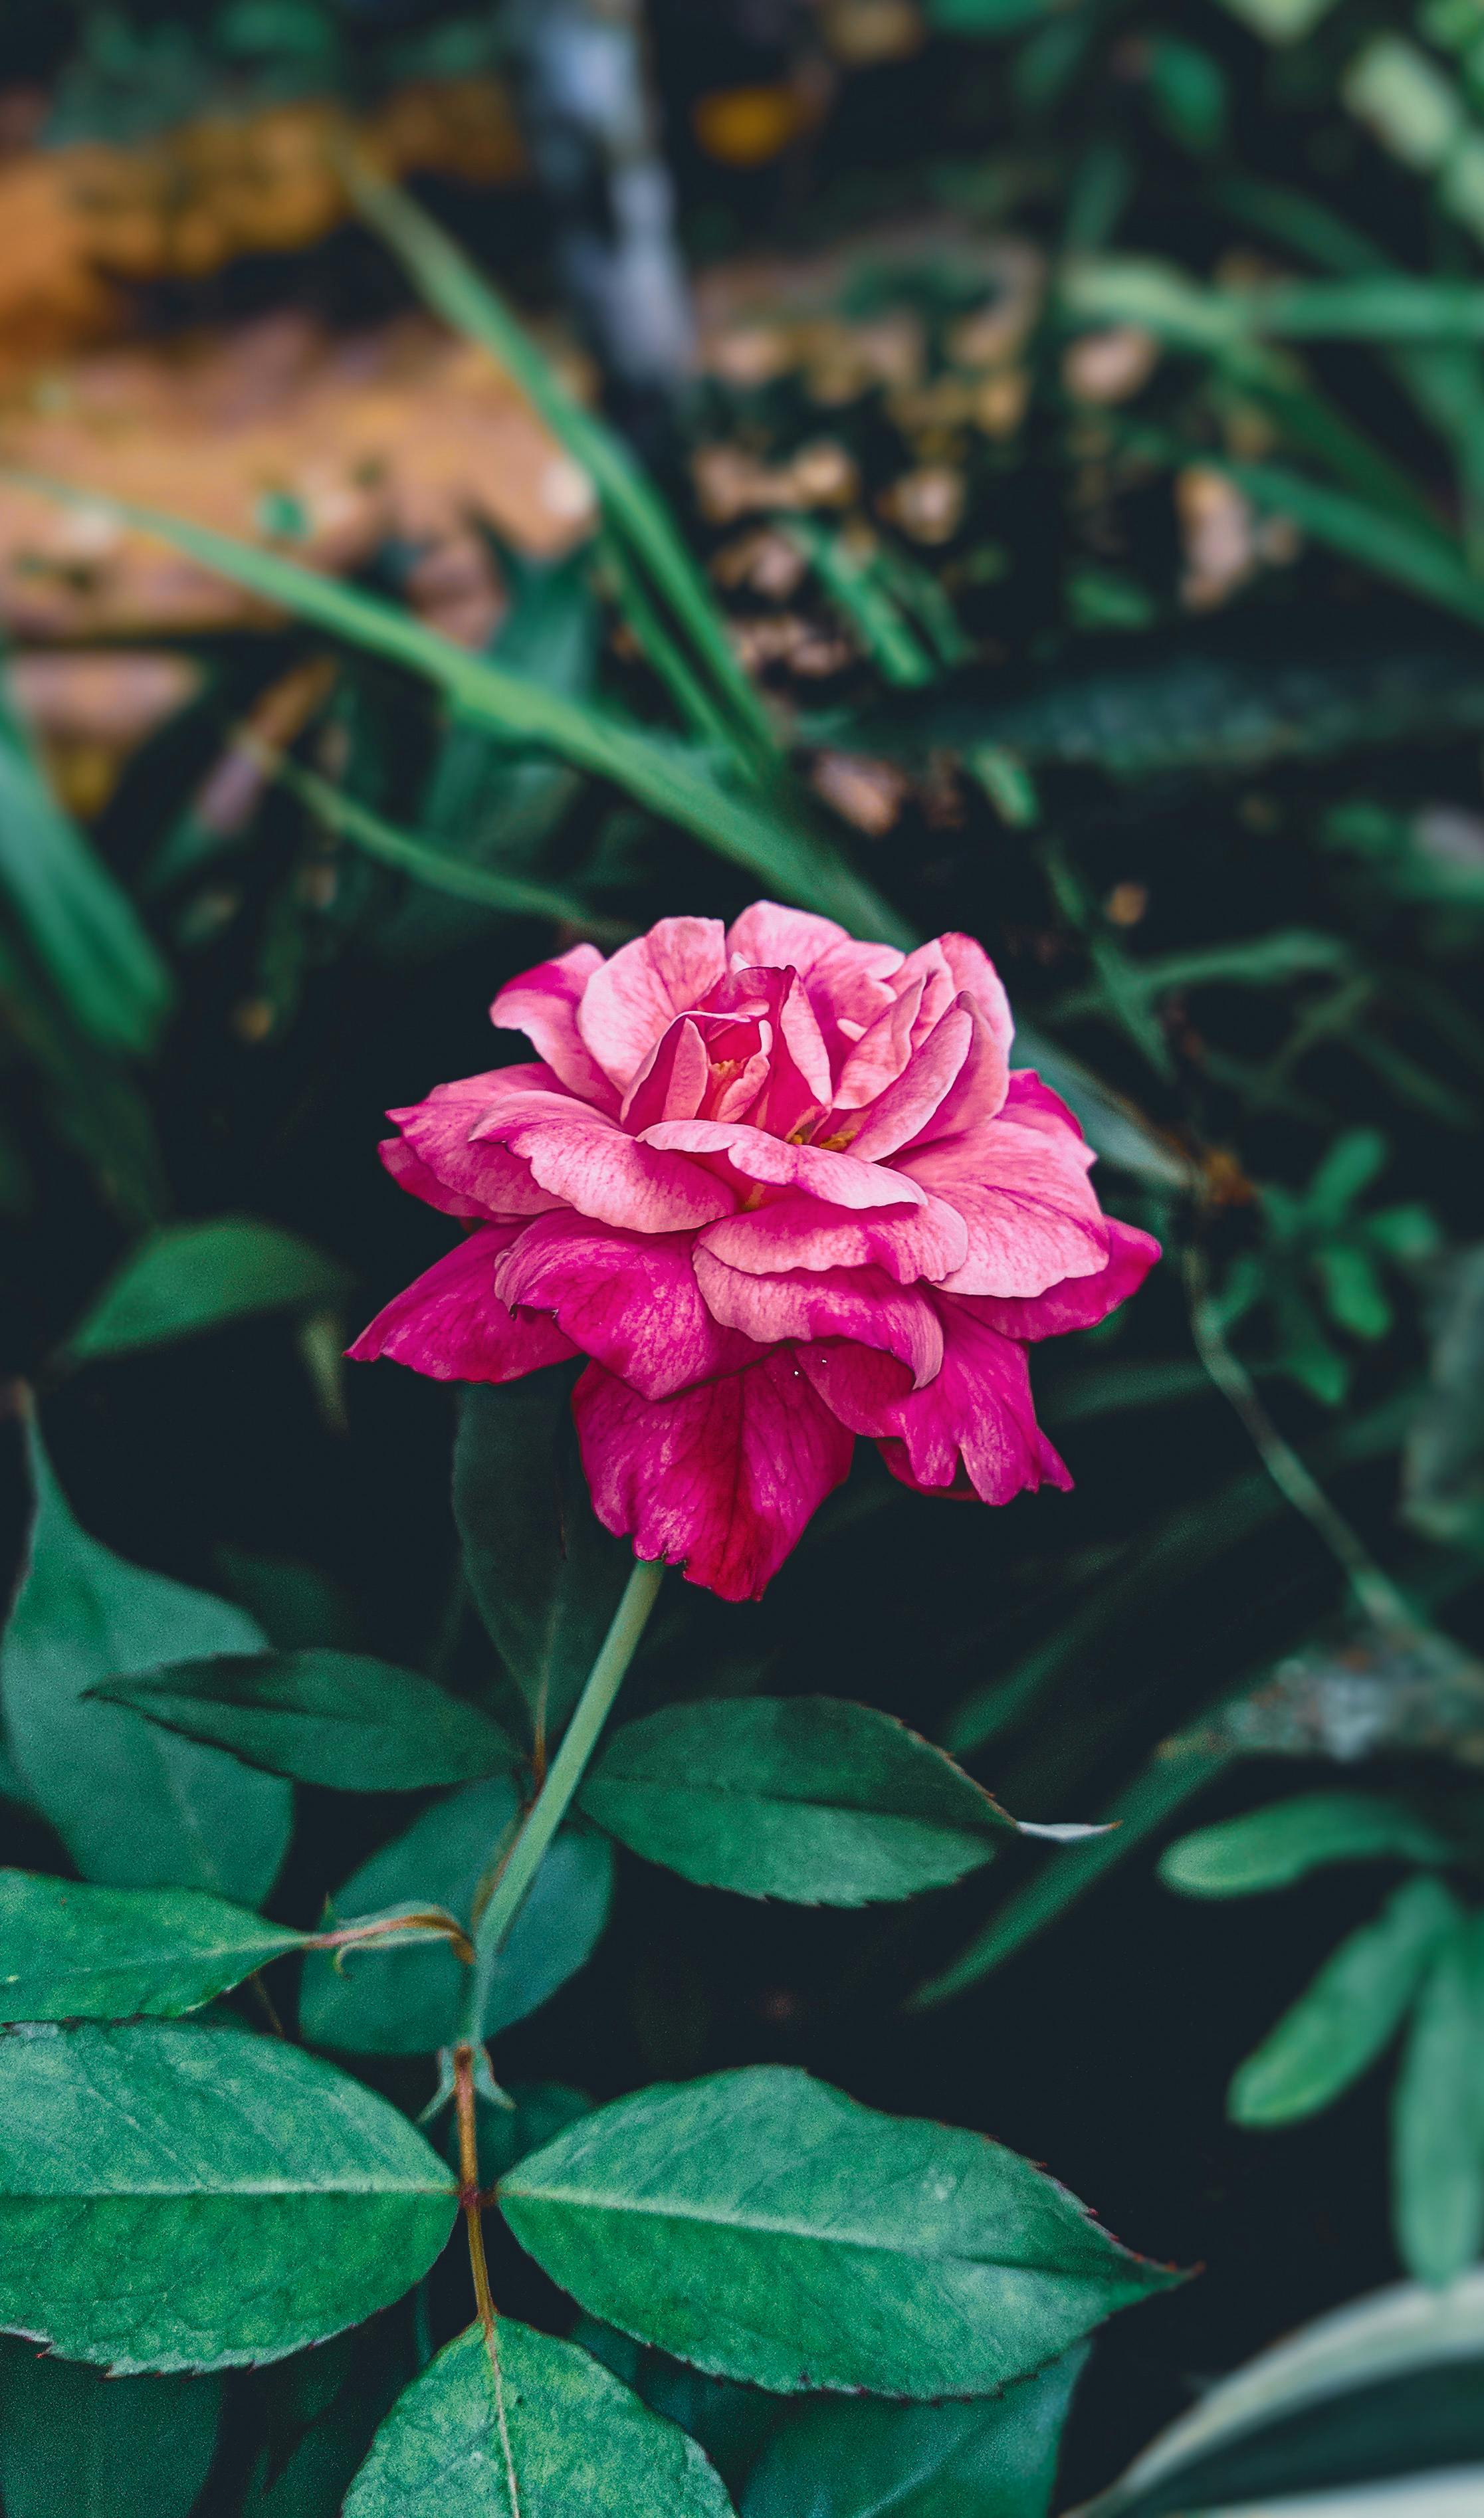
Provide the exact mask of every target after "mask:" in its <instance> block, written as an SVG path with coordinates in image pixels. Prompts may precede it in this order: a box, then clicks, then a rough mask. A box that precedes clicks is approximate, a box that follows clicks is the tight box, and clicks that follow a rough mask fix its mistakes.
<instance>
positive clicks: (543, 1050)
mask: <svg viewBox="0 0 1484 2518" xmlns="http://www.w3.org/2000/svg"><path fill="white" fill-rule="evenodd" d="M602 967H603V957H602V955H601V953H600V952H599V951H598V949H597V946H596V945H595V944H574V945H573V947H572V950H571V952H570V953H562V954H560V955H558V957H557V959H556V960H555V961H554V962H538V963H537V965H536V968H535V970H534V971H522V973H521V975H520V977H519V978H518V979H511V980H510V981H509V982H508V984H507V985H506V986H505V987H502V989H501V991H500V994H499V996H498V997H497V998H496V1000H495V1003H494V1004H493V1005H492V1006H491V1008H490V1020H491V1022H492V1023H494V1024H495V1025H496V1026H497V1028H498V1029H500V1030H501V1031H523V1032H524V1033H525V1035H526V1038H527V1039H528V1040H529V1041H530V1042H531V1044H532V1046H533V1047H534V1048H535V1050H536V1051H537V1054H538V1055H539V1056H540V1057H542V1058H544V1059H545V1060H546V1064H547V1065H548V1066H549V1067H550V1068H552V1070H553V1072H554V1073H556V1074H557V1075H559V1076H560V1077H561V1080H562V1082H563V1084H565V1085H566V1087H567V1089H568V1091H569V1092H572V1093H580V1094H581V1095H582V1097H583V1100H584V1101H585V1102H591V1103H593V1104H595V1105H596V1107H597V1108H598V1109H600V1110H613V1109H616V1108H617V1107H618V1096H617V1094H616V1093H615V1092H614V1089H613V1087H612V1085H611V1084H610V1083H609V1081H608V1078H607V1076H606V1075H605V1074H604V1073H603V1070H602V1068H601V1067H600V1066H599V1065H598V1064H597V1062H596V1061H595V1059H594V1058H593V1057H592V1054H591V1052H590V1051H589V1049H588V1047H587V1046H586V1044H585V1042H584V1040H583V1037H582V1034H581V1033H580V1032H579V1030H578V1028H577V1010H578V1007H579V1006H580V1005H581V1004H582V1001H583V993H584V991H585V989H586V988H587V985H588V982H589V979H590V978H591V977H592V974H593V972H594V971H600V970H601V969H602Z"/></svg>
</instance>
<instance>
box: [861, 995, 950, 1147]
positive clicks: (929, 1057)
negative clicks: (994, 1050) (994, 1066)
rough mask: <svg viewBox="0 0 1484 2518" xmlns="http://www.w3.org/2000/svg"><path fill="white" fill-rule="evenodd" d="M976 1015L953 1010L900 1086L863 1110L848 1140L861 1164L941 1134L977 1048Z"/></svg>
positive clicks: (907, 1069) (900, 1079)
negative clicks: (945, 1112)
mask: <svg viewBox="0 0 1484 2518" xmlns="http://www.w3.org/2000/svg"><path fill="white" fill-rule="evenodd" d="M974 1028H975V1027H974V1016H973V1014H972V1013H971V1011H970V1009H969V1007H968V1006H967V1005H963V1006H952V1007H950V1008H949V1010H948V1012H947V1013H946V1014H945V1015H944V1017H943V1019H942V1021H941V1022H940V1023H938V1025H937V1026H936V1027H935V1029H934V1030H932V1031H930V1032H929V1034H928V1037H927V1039H926V1040H925V1041H924V1042H923V1043H922V1045H921V1047H920V1048H918V1049H914V1050H913V1052H912V1054H911V1056H910V1058H909V1059H908V1061H907V1064H906V1065H905V1066H904V1067H903V1068H902V1071H901V1073H900V1074H899V1075H898V1076H897V1078H896V1080H895V1084H889V1085H888V1086H887V1088H886V1091H885V1092H884V1093H883V1094H882V1095H881V1097H880V1099H879V1100H878V1101H875V1102H873V1103H872V1104H871V1106H870V1107H869V1109H867V1110H866V1111H864V1112H863V1113H862V1116H861V1122H860V1125H859V1127H858V1129H857V1130H856V1132H855V1134H854V1135H853V1136H851V1138H850V1139H849V1140H848V1142H849V1145H850V1150H851V1153H852V1154H853V1155H854V1156H855V1158H856V1160H857V1162H862V1163H879V1162H884V1161H885V1159H886V1157H887V1155H888V1154H895V1153H896V1152H898V1151H899V1150H900V1149H901V1148H902V1147H903V1146H905V1145H910V1144H911V1143H912V1142H913V1141H914V1140H915V1139H920V1138H922V1137H927V1136H936V1135H937V1134H938V1114H939V1113H940V1111H941V1108H942V1106H943V1103H944V1101H945V1100H946V1099H947V1098H948V1096H949V1095H950V1094H951V1092H952V1091H953V1088H954V1087H955V1085H956V1084H957V1082H958V1078H959V1074H960V1071H961V1069H962V1067H963V1064H964V1062H965V1060H966V1059H967V1058H968V1057H969V1055H970V1053H971V1051H972V1049H973V1047H974Z"/></svg>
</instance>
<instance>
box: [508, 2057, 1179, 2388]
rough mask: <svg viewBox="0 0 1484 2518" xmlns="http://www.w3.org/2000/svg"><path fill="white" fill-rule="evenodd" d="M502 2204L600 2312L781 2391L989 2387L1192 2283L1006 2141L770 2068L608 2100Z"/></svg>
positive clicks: (512, 2179)
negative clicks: (1127, 2241)
mask: <svg viewBox="0 0 1484 2518" xmlns="http://www.w3.org/2000/svg"><path fill="white" fill-rule="evenodd" d="M499 2199H500V2203H501V2208H502V2211H503V2212H504V2215H505V2218H506V2220H507V2221H508V2222H509V2224H510V2227H511V2229H512V2230H513V2231H514V2233H515V2236H517V2238H519V2240H520V2242H521V2244H522V2246H524V2247H527V2248H528V2249H529V2250H530V2252H531V2254H532V2255H534V2256H535V2258H536V2260H537V2262H538V2264H540V2265H541V2266H542V2267H543V2269H544V2270H545V2271H546V2273H548V2274H549V2275H550V2277H551V2279H552V2280H553V2281H556V2282H558V2283H560V2285H561V2287H562V2288H563V2289H564V2290H569V2291H570V2292H571V2293H572V2294H573V2296H574V2298H575V2299H577V2300H578V2302H579V2303H580V2305H581V2306H582V2307H583V2308H585V2309H586V2310H587V2311H588V2313H589V2316H592V2317H600V2318H602V2319H603V2320H604V2321H605V2322H606V2323H608V2324H610V2325H617V2326H619V2327H620V2328H621V2329H622V2330H623V2331H624V2332H625V2333H628V2334H633V2335H636V2336H637V2337H638V2338H639V2340H640V2341H642V2342H646V2343H653V2344H657V2345H658V2346H659V2347H660V2348H661V2349H662V2350H663V2351H666V2352H672V2353H674V2354H676V2355H677V2358H679V2359H681V2360H686V2361H692V2362H694V2363H695V2365H696V2366H697V2367H698V2368H701V2369H709V2370H712V2371H714V2372H715V2373H716V2374H717V2375H719V2376H721V2377H729V2378H744V2379H749V2380H751V2381H752V2382H753V2383H754V2384H755V2385H758V2386H763V2387H768V2388H771V2389H773V2390H775V2391H777V2392H779V2393H784V2394H792V2393H794V2392H795V2391H796V2390H799V2389H803V2388H809V2387H836V2388H844V2389H855V2388H866V2389H869V2390H870V2391H871V2392H873V2393H875V2394H879V2395H892V2396H909V2397H913V2398H924V2397H927V2398H932V2397H935V2396H948V2395H953V2396H971V2395H987V2394H991V2393H993V2392H994V2391H995V2390H996V2389H997V2388H999V2387H1001V2386H1002V2385H1003V2384H1004V2383H1005V2381H1006V2380H1007V2379H1009V2378H1016V2377H1020V2376H1022V2375H1024V2374H1025V2373H1026V2372H1027V2371H1029V2370H1032V2369H1036V2368H1039V2367H1040V2366H1041V2365H1042V2364H1043V2363H1044V2362H1046V2361H1050V2360H1053V2359H1055V2357H1056V2356H1057V2355H1058V2354H1059V2353H1062V2352H1065V2351H1066V2350H1067V2348H1068V2346H1069V2344H1071V2343H1073V2342H1075V2341H1077V2340H1078V2338H1079V2337H1080V2336H1082V2335H1083V2334H1086V2333H1087V2332H1088V2331H1089V2330H1090V2329H1091V2328H1092V2327H1093V2326H1094V2325H1097V2324H1099V2323H1101V2322H1102V2320H1103V2319H1104V2318H1105V2317H1107V2316H1109V2315H1111V2313H1112V2312H1113V2310H1114V2309H1115V2308H1120V2307H1123V2306H1126V2305H1128V2304H1129V2303H1131V2302H1132V2301H1134V2300H1137V2299H1142V2298H1145V2297H1146V2296H1147V2295H1148V2294H1149V2293H1150V2292H1151V2291H1157V2290H1162V2289H1164V2288H1166V2287H1167V2286H1168V2285H1169V2284H1170V2283H1172V2282H1174V2281H1177V2280H1179V2279H1181V2277H1180V2276H1179V2275H1178V2274H1176V2273H1173V2272H1171V2271H1169V2270H1168V2269H1167V2268H1165V2267H1163V2266H1160V2265H1154V2264H1150V2263H1148V2262H1147V2261H1146V2260H1145V2259H1144V2258H1142V2257H1139V2256H1135V2255H1131V2254H1129V2252H1128V2251H1127V2249H1126V2248H1123V2247H1121V2246H1119V2244H1118V2242H1117V2240H1116V2239H1115V2238H1112V2237H1110V2236H1109V2235H1108V2234H1107V2232H1106V2231H1104V2230H1101V2229H1099V2228H1098V2226H1097V2224H1096V2222H1094V2221H1092V2220H1090V2219H1089V2218H1088V2216H1087V2214H1086V2213H1085V2212H1084V2210H1083V2208H1082V2206H1081V2205H1080V2204H1079V2203H1078V2202H1077V2201H1076V2200H1075V2198H1074V2197H1073V2196H1072V2195H1070V2194H1069V2193H1068V2192H1066V2190H1065V2188H1063V2187H1060V2186H1058V2185H1056V2184H1055V2183H1054V2181H1053V2180H1052V2179H1051V2178H1049V2177H1046V2176H1044V2175H1043V2174H1042V2172H1041V2171H1040V2170H1039V2169H1037V2168H1033V2167H1032V2166H1031V2165H1030V2163H1029V2161H1028V2160H1025V2159H1021V2158H1020V2157H1018V2155H1017V2154H1016V2153H1015V2152H1014V2151H1012V2150H1006V2149H1004V2148H1003V2147H1002V2146H1001V2145H1000V2144H998V2143H994V2142H989V2141H987V2140H986V2139H985V2138H984V2137H983V2136H982V2135H980V2134H974V2133H966V2132H962V2131H960V2130H958V2129H957V2128H955V2127H953V2126H948V2125H938V2124H929V2123H926V2122H924V2121H921V2120H918V2119H914V2118H909V2117H895V2116H885V2115H879V2114H877V2113H876V2112H875V2111H874V2110H873V2109H872V2108H869V2107H862V2106H857V2105H856V2104H855V2102H854V2101H853V2100H851V2099H848V2098H846V2097H845V2096H844V2094H843V2093H842V2092H841V2091H839V2090H833V2089H831V2088H829V2086H828V2085H827V2084H826V2083H824V2082H822V2081H815V2080H811V2079H810V2077H809V2075H808V2074H807V2072H800V2071H793V2070H789V2069H786V2068H783V2067H772V2066H767V2065H760V2066H757V2067H754V2068H751V2069H747V2070H742V2071H736V2072H720V2073H717V2074H715V2075H714V2076H713V2077H711V2078H710V2079H707V2080H700V2081H691V2082H687V2083H684V2084H681V2085H677V2086H671V2087H667V2086H666V2085H664V2084H663V2083H661V2084H658V2085H656V2086H655V2087H654V2088H651V2089H647V2090H639V2091H636V2092H635V2093H634V2094H633V2096H632V2097H630V2098H626V2099H619V2100H617V2101H616V2102H615V2103H614V2104H613V2105H612V2106H605V2107H599V2108H598V2109H597V2111H596V2113H595V2114H593V2115H590V2116H587V2117H584V2119H583V2120H582V2122H581V2123H579V2124H575V2125H573V2126H572V2127H571V2128H570V2129H569V2130H568V2131H567V2132H566V2133H564V2134H561V2135H559V2136H558V2138H557V2140H556V2141H555V2142H553V2143H550V2144H548V2145H547V2147H546V2149H545V2150H540V2151H537V2152H535V2153H533V2154H532V2155H531V2156H530V2157H528V2158H526V2159H524V2160H522V2161H521V2162H520V2164H519V2165H518V2166H517V2167H516V2168H515V2169H514V2171H513V2172H512V2173H511V2174H510V2175H509V2176H507V2177H505V2178H504V2179H502V2182H501V2186H500V2193H499Z"/></svg>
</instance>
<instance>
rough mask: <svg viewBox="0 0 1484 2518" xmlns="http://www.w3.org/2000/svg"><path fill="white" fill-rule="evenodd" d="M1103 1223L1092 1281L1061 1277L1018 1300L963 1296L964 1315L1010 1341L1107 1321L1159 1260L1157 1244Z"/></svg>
mask: <svg viewBox="0 0 1484 2518" xmlns="http://www.w3.org/2000/svg"><path fill="white" fill-rule="evenodd" d="M1106 1220H1107V1225H1108V1259H1107V1263H1106V1265H1105V1266H1104V1267H1102V1268H1100V1269H1099V1271H1098V1273H1097V1275H1096V1276H1095V1277H1066V1278H1064V1279H1063V1281H1062V1282H1061V1284H1059V1285H1048V1287H1047V1289H1046V1291H1045V1293H1044V1294H1031V1295H1029V1296H1026V1297H1023V1298H1022V1299H1021V1300H1019V1301H1016V1300H1014V1299H1008V1300H1001V1301H996V1300H995V1298H994V1297H993V1296H992V1295H989V1294H964V1295H961V1296H960V1297H959V1300H960V1301H961V1302H962V1304H963V1307H964V1309H965V1311H968V1312H972V1313H973V1315H974V1317H975V1319H976V1320H980V1321H987V1322H988V1324H989V1325H990V1327H991V1328H996V1329H1001V1330H1003V1332H1004V1334H1005V1336H1006V1337H1014V1338H1043V1337H1061V1336H1062V1335H1063V1334H1064V1333H1065V1332H1066V1331H1067V1330H1068V1329H1090V1328H1092V1327H1094V1326H1095V1325H1096V1324H1097V1323H1098V1322H1099V1321H1104V1320H1107V1318H1108V1315H1109V1313H1110V1312H1113V1311H1116V1309H1117V1307H1118V1305H1119V1304H1120V1303H1123V1302H1126V1301H1127V1300H1128V1297H1129V1295H1130V1294H1136V1293H1137V1292H1138V1290H1139V1287H1140V1286H1141V1285H1142V1284H1143V1282H1144V1280H1145V1278H1146V1277H1147V1276H1148V1275H1149V1272H1150V1270H1151V1268H1152V1267H1153V1266H1154V1264H1155V1261H1156V1260H1157V1258H1158V1256H1159V1244H1158V1242H1157V1240H1156V1239H1155V1237H1154V1235H1153V1234H1152V1233H1141V1232H1140V1230H1139V1228H1138V1226H1137V1225H1136V1224H1120V1223H1119V1222H1118V1220H1117V1218H1116V1216H1113V1215H1110V1216H1109V1217H1108V1218H1107V1219H1106Z"/></svg>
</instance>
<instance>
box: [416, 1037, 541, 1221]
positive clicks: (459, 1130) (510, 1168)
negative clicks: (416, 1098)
mask: <svg viewBox="0 0 1484 2518" xmlns="http://www.w3.org/2000/svg"><path fill="white" fill-rule="evenodd" d="M548 1072H549V1070H548V1069H547V1068H546V1067H539V1068H538V1067H530V1066H517V1067H509V1066H497V1067H495V1068H493V1069H492V1070H491V1071H490V1073H489V1074H487V1075H464V1076H460V1077H459V1078H458V1082H457V1083H453V1084H435V1085H434V1087H433V1090H432V1092H431V1093H430V1094H429V1095H428V1097H427V1099H426V1101H425V1102H415V1103H414V1104H413V1105H412V1106H411V1107H410V1108H408V1109H406V1110H389V1111H388V1112H387V1114H386V1115H387V1117H388V1118H389V1119H395V1120H396V1122H397V1124H398V1126H399V1127H400V1128H401V1130H402V1138H403V1143H404V1145H406V1146H407V1147H408V1148H409V1149H410V1150H411V1152H412V1154H413V1156H414V1157H415V1160H416V1161H417V1162H418V1163H420V1164H421V1165H422V1166H423V1168H424V1169H425V1170H426V1171H428V1172H430V1173H431V1174H432V1176H433V1178H434V1180H435V1181H437V1182H439V1183H440V1184H441V1186H442V1187H443V1189H444V1190H446V1191H448V1192H449V1193H451V1194H452V1195H454V1196H456V1197H458V1198H459V1199H460V1200H461V1201H462V1203H461V1204H460V1205H459V1206H457V1207H453V1206H451V1207H449V1208H447V1210H446V1211H447V1212H448V1213H450V1214H464V1213H468V1214H473V1215H489V1216H492V1217H493V1216H507V1215H540V1214H541V1213H542V1211H543V1209H544V1208H546V1207H548V1206H550V1205H552V1204H553V1202H554V1201H553V1200H552V1199H551V1198H550V1197H548V1196H547V1195H546V1192H545V1191H544V1190H542V1189H539V1188H538V1187H537V1185H536V1183H535V1182H534V1181H533V1180H532V1177H531V1171H530V1166H529V1165H528V1164H526V1163H522V1162H519V1161H517V1160H516V1159H515V1157H514V1156H513V1155H511V1154H508V1153H507V1152H506V1151H505V1150H504V1148H503V1147H502V1146H501V1145H488V1144H483V1143H476V1142H475V1141H474V1131H475V1129H476V1128H477V1127H478V1126H479V1123H480V1121H481V1120H482V1119H483V1117H484V1115H485V1113H486V1112H487V1111H488V1109H489V1107H490V1102H491V1097H492V1095H493V1094H495V1093H496V1092H497V1091H499V1092H502V1093H505V1092H508V1091H510V1090H511V1089H512V1088H511V1087H510V1085H509V1082H508V1079H509V1078H510V1077H512V1076H514V1077H517V1078H519V1077H529V1076H531V1075H536V1074H541V1075H546V1073H548ZM573 1107H577V1106H573ZM387 1168H388V1169H389V1170H390V1169H392V1166H391V1165H390V1163H388V1166H387ZM394 1177H395V1178H398V1179H403V1181H404V1186H405V1187H407V1188H410V1189H411V1188H415V1187H416V1184H415V1182H414V1181H413V1180H412V1179H411V1178H406V1177H405V1176H404V1175H403V1174H401V1173H400V1172H399V1173H394ZM416 1194H417V1195H419V1196H426V1194H427V1193H426V1191H425V1190H423V1189H421V1188H420V1187H416ZM430 1203H436V1204H439V1205H441V1204H442V1203H443V1201H442V1199H438V1200H436V1201H431V1200H430Z"/></svg>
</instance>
